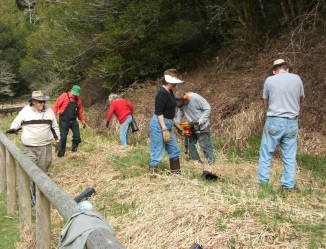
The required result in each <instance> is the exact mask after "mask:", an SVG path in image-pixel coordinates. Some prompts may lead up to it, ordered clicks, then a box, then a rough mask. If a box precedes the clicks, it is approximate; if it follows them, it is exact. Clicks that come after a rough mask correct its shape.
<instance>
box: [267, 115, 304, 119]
mask: <svg viewBox="0 0 326 249" xmlns="http://www.w3.org/2000/svg"><path fill="white" fill-rule="evenodd" d="M268 117H270V118H286V119H291V120H297V118H298V116H295V117H294V118H287V117H277V116H268Z"/></svg>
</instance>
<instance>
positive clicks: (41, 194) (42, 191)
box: [0, 131, 126, 249]
mask: <svg viewBox="0 0 326 249" xmlns="http://www.w3.org/2000/svg"><path fill="white" fill-rule="evenodd" d="M1 143H2V144H3V145H4V146H5V148H6V149H7V154H6V158H7V160H6V161H7V163H5V164H6V166H7V167H6V170H7V171H8V170H10V172H9V175H10V177H9V178H8V177H7V182H9V181H11V183H10V186H9V184H8V185H7V193H8V188H9V187H10V191H9V192H11V195H12V192H13V195H14V197H15V188H13V187H12V186H14V187H15V185H16V181H15V167H16V162H15V159H16V161H17V163H18V164H19V166H18V167H21V169H18V172H19V173H18V175H21V173H20V170H23V171H24V172H25V173H26V174H27V175H28V176H29V177H30V178H31V179H32V180H33V181H34V182H35V183H36V185H37V191H36V192H37V193H36V198H37V200H36V216H37V220H38V222H39V225H36V229H37V231H36V233H38V234H39V235H37V242H36V248H37V249H39V248H40V249H41V248H42V249H44V248H45V249H47V248H50V246H51V244H50V242H51V241H50V240H49V239H47V238H44V235H45V233H46V234H49V235H50V236H51V234H50V221H49V220H50V202H51V203H52V204H53V206H54V207H55V208H56V209H57V210H58V211H59V213H60V215H61V216H62V217H63V218H64V219H65V220H68V219H69V218H70V217H71V216H72V215H73V214H74V213H76V212H77V210H76V205H77V203H76V202H75V201H74V200H73V199H72V198H71V197H70V196H69V195H68V194H67V193H66V192H64V191H63V190H62V189H61V188H59V187H58V186H57V185H56V184H55V183H54V182H53V181H52V180H51V179H50V178H49V177H48V176H47V175H46V174H45V173H44V172H43V171H42V170H41V169H40V168H39V167H37V166H36V165H35V163H33V162H32V161H31V160H30V159H29V158H28V157H27V156H26V155H24V154H23V153H21V151H20V150H19V149H18V148H17V146H16V145H15V144H14V143H12V142H11V141H10V140H9V139H8V138H7V137H6V136H5V135H4V134H3V133H2V132H1V131H0V144H1ZM8 158H9V159H8ZM8 165H11V166H10V167H9V166H8ZM10 168H11V169H10ZM7 176H8V172H7ZM20 177H21V176H20ZM25 177H26V176H23V178H25ZM19 179H21V178H19ZM24 181H25V183H23V184H22V186H21V188H23V185H24V186H25V187H24V188H25V190H26V188H27V189H28V191H29V186H28V187H26V185H28V184H27V183H26V181H27V180H26V179H25V180H24ZM13 182H14V184H13ZM19 188H20V187H19ZM20 193H21V194H20V195H21V196H22V195H23V193H22V192H20ZM28 196H29V197H30V192H29V193H28ZM23 202H24V203H25V202H26V201H23ZM29 205H30V203H29ZM8 206H9V205H8ZM8 213H9V212H8ZM26 215H28V214H26ZM41 226H42V227H41ZM39 229H40V231H41V229H43V231H45V232H44V234H42V232H39V231H38V230H39ZM41 236H42V238H41ZM46 236H47V235H46ZM41 240H42V241H41ZM43 240H44V241H43ZM86 245H87V248H88V249H126V247H125V246H124V245H122V244H121V243H120V242H119V241H118V239H117V238H116V237H115V236H114V235H113V234H111V233H110V232H109V231H107V230H105V229H95V230H94V231H93V232H91V233H90V235H89V236H88V238H87V242H86Z"/></svg>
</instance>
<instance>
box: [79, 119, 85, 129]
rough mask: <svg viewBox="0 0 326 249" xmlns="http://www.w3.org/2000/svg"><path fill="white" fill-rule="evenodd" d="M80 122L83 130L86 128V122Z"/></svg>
mask: <svg viewBox="0 0 326 249" xmlns="http://www.w3.org/2000/svg"><path fill="white" fill-rule="evenodd" d="M80 122H81V123H82V124H83V128H84V129H85V128H86V122H85V120H84V119H83V120H81V121H80Z"/></svg>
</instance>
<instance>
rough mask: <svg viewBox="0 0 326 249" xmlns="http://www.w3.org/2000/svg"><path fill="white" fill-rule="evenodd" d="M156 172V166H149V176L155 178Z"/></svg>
mask: <svg viewBox="0 0 326 249" xmlns="http://www.w3.org/2000/svg"><path fill="white" fill-rule="evenodd" d="M157 173H158V169H157V166H151V165H150V166H149V170H148V174H149V177H150V178H156V175H157Z"/></svg>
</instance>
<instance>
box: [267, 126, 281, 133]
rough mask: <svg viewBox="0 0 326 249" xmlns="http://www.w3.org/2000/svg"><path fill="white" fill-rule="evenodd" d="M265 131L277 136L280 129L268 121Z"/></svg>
mask: <svg viewBox="0 0 326 249" xmlns="http://www.w3.org/2000/svg"><path fill="white" fill-rule="evenodd" d="M267 131H268V134H269V135H271V136H277V135H278V134H280V129H279V128H278V127H277V126H276V125H274V124H272V123H269V124H268V125H267Z"/></svg>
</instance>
